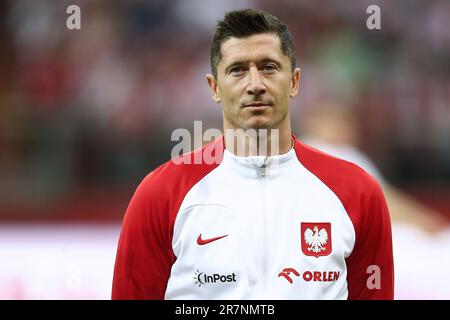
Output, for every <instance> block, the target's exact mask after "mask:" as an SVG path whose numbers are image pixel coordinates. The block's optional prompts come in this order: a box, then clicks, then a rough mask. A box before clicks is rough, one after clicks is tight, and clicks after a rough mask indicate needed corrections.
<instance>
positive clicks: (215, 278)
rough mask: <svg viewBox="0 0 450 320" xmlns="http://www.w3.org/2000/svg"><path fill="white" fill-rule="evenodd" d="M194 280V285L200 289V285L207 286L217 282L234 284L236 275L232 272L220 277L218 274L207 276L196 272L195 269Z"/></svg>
mask: <svg viewBox="0 0 450 320" xmlns="http://www.w3.org/2000/svg"><path fill="white" fill-rule="evenodd" d="M194 280H195V284H196V285H198V286H199V287H201V286H202V285H205V284H208V283H217V282H222V283H226V282H236V274H235V273H234V272H233V273H232V274H228V275H222V274H218V273H214V274H211V275H208V274H206V273H203V272H200V271H198V269H196V271H195V274H194Z"/></svg>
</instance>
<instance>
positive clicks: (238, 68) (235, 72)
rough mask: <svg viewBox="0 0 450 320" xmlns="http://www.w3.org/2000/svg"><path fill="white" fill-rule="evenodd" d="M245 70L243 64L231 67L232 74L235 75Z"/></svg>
mask: <svg viewBox="0 0 450 320" xmlns="http://www.w3.org/2000/svg"><path fill="white" fill-rule="evenodd" d="M243 72H244V69H243V68H242V67H241V66H234V67H231V68H230V74H231V75H233V76H239V75H241V74H242V73H243Z"/></svg>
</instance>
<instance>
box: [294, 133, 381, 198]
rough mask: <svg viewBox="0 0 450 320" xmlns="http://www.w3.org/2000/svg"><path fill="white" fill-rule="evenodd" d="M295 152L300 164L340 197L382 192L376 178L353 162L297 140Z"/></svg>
mask: <svg viewBox="0 0 450 320" xmlns="http://www.w3.org/2000/svg"><path fill="white" fill-rule="evenodd" d="M295 151H296V154H297V158H298V160H299V161H300V163H301V164H302V165H303V166H304V167H305V168H306V169H307V170H308V171H310V172H311V173H313V174H314V175H315V176H316V177H317V178H319V179H320V180H321V181H322V182H323V183H325V184H326V185H327V186H328V187H329V188H330V189H332V191H333V192H335V193H338V194H339V195H343V196H344V195H345V194H348V196H350V195H352V196H355V195H356V194H364V195H370V194H371V193H374V192H375V193H377V192H379V191H380V187H379V184H378V182H377V181H376V180H375V178H373V177H372V176H371V175H370V174H369V173H367V172H366V171H365V170H364V169H362V168H361V167H359V166H358V165H356V164H355V163H353V162H349V161H346V160H344V159H340V158H337V157H335V156H332V155H330V154H327V153H325V152H322V151H320V150H318V149H315V148H313V147H311V146H309V145H307V144H304V143H302V142H300V141H299V140H297V139H295ZM339 195H338V196H339ZM341 200H342V199H341Z"/></svg>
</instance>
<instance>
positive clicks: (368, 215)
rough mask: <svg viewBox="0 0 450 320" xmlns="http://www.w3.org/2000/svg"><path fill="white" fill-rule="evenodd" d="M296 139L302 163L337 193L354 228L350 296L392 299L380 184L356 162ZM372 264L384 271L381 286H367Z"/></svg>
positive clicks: (391, 272)
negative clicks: (354, 240) (345, 159)
mask: <svg viewBox="0 0 450 320" xmlns="http://www.w3.org/2000/svg"><path fill="white" fill-rule="evenodd" d="M294 140H295V146H294V147H295V151H296V154H297V157H298V159H299V160H300V162H301V163H302V164H303V165H304V166H305V167H306V168H307V169H308V170H309V171H310V172H312V173H313V174H314V175H315V176H317V177H318V178H319V179H320V180H321V181H322V182H323V183H325V184H326V185H327V186H328V187H329V188H330V189H331V190H332V191H333V192H334V193H335V194H336V195H337V197H338V198H339V199H340V201H341V202H342V204H343V206H344V208H345V209H346V211H347V213H348V215H349V217H350V220H351V221H352V223H353V226H354V228H355V233H356V243H355V246H354V249H353V251H352V254H351V255H350V256H349V257H348V258H347V259H346V263H347V282H348V293H349V295H348V298H349V299H350V300H353V299H386V300H387V299H393V298H394V262H393V255H392V234H391V221H390V217H389V211H388V208H387V205H386V201H385V199H384V196H383V192H382V191H381V188H380V186H379V185H378V183H377V182H376V181H375V180H374V179H373V178H372V177H371V176H370V175H369V174H367V173H366V172H365V171H363V170H362V169H361V168H359V167H358V166H357V165H355V164H353V163H350V162H347V161H344V160H340V159H336V158H334V157H332V156H329V155H325V154H324V153H322V152H320V151H319V150H316V149H314V148H312V147H310V146H307V145H304V144H302V143H301V142H300V141H298V140H297V139H295V137H294ZM373 265H375V266H378V267H379V268H380V271H381V272H380V275H381V283H380V288H379V289H369V287H368V286H367V280H368V279H369V278H370V277H371V275H372V274H373V271H370V270H371V269H369V272H368V267H370V266H373ZM372 279H373V278H370V279H369V283H370V284H373V282H372V281H371V280H372Z"/></svg>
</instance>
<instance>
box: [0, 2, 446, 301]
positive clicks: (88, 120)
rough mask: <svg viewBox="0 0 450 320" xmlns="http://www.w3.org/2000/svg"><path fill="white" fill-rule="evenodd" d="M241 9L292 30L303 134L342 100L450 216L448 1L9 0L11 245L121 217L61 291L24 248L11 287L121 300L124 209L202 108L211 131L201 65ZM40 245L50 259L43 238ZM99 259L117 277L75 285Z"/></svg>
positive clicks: (0, 57)
mask: <svg viewBox="0 0 450 320" xmlns="http://www.w3.org/2000/svg"><path fill="white" fill-rule="evenodd" d="M70 4H77V5H79V6H80V8H81V30H68V29H67V27H66V19H67V18H68V14H67V13H66V8H67V6H68V5H70ZM371 4H377V5H379V6H380V8H381V30H369V29H368V28H367V27H366V20H367V18H368V16H369V15H368V14H367V13H366V9H367V7H368V6H369V5H371ZM241 8H258V9H263V10H265V11H268V12H270V13H272V14H274V15H275V16H277V17H279V18H280V19H281V20H282V21H284V22H285V23H286V24H287V25H288V27H289V29H290V31H291V33H292V34H293V37H294V42H295V46H296V54H297V64H298V66H299V67H300V68H301V69H302V79H301V86H300V92H299V95H298V97H296V98H295V99H294V100H293V102H292V124H293V129H294V133H295V134H296V135H297V136H299V137H300V139H301V138H302V136H303V135H306V134H307V132H305V128H308V123H307V121H308V119H310V118H311V117H313V115H314V112H315V111H316V110H317V109H318V106H319V105H320V106H323V105H324V103H325V104H327V105H330V102H332V105H333V108H338V109H339V110H341V111H342V112H343V114H348V115H351V119H352V121H353V125H354V127H355V132H356V135H357V136H358V139H353V140H352V141H351V142H352V143H353V144H354V147H356V148H358V150H360V151H362V152H364V154H365V155H367V156H368V158H370V159H371V160H372V161H373V163H374V164H375V165H376V166H377V168H378V169H379V171H380V172H381V174H382V175H383V176H384V179H386V181H388V182H389V183H390V184H392V185H394V186H395V187H396V188H399V189H401V190H402V191H404V192H407V193H408V195H411V196H412V197H413V198H414V199H416V200H418V201H420V203H421V204H423V205H426V206H427V207H428V208H432V209H433V210H435V211H436V212H438V213H439V214H440V215H441V216H442V217H444V219H446V221H449V219H450V209H449V208H450V103H449V102H450V71H449V70H450V2H449V1H447V0H434V1H423V0H402V1H387V0H386V1H376V0H362V1H344V0H335V1H331V0H330V1H316V0H287V1H269V0H241V1H218V0H214V1H202V0H178V1H166V0H159V1H158V0H149V1H138V0H135V1H118V0H86V1H77V0H73V1H65V0H58V1H57V0H38V1H36V0H14V1H12V0H11V1H8V0H3V1H1V2H0V230H3V231H2V232H1V233H0V239H1V240H2V241H0V249H1V250H0V255H1V254H2V253H1V252H2V250H3V252H6V251H8V250H10V251H14V252H15V254H17V250H25V251H24V255H25V256H27V253H26V249H27V247H26V246H27V243H28V242H23V245H22V246H21V247H20V244H18V243H21V242H20V241H22V240H23V239H24V237H28V238H27V239H29V240H30V242H34V243H36V241H37V240H38V239H37V238H39V237H41V236H42V237H47V238H48V239H47V238H45V239H46V240H45V241H44V240H42V239H43V238H39V239H41V240H42V241H43V242H42V244H43V245H47V246H52V245H53V246H55V245H57V243H58V241H62V240H58V239H61V238H58V237H56V238H52V237H51V236H50V235H51V234H53V233H52V232H51V231H48V230H49V229H45V231H42V234H41V236H40V235H39V233H36V237H35V238H33V237H31V236H30V232H31V231H30V230H34V231H33V232H36V230H37V229H36V228H37V227H36V228H35V227H31V228H30V229H26V230H29V231H30V232H28V231H26V230H25V231H24V229H23V228H21V226H22V225H24V224H27V226H29V224H30V223H31V222H33V223H34V224H32V226H35V225H39V224H40V223H42V222H45V223H49V224H56V223H58V225H59V224H60V223H63V225H64V228H67V226H68V225H69V223H77V224H79V223H89V226H95V225H100V226H101V227H102V228H104V227H105V226H110V229H108V230H109V233H108V232H106V233H105V229H102V231H101V232H100V234H102V235H103V234H109V235H110V239H109V242H108V243H109V244H105V242H102V246H100V248H101V250H102V251H103V252H105V250H106V251H107V250H109V251H108V252H109V255H108V254H104V259H106V260H102V261H103V262H102V263H103V264H102V263H101V262H99V263H93V264H92V265H89V266H85V267H82V266H81V267H80V264H79V260H74V262H70V265H69V266H66V267H65V269H64V270H65V271H64V272H66V273H67V272H68V273H69V275H70V276H68V277H69V280H67V276H66V277H63V278H64V279H65V280H64V281H69V282H70V284H69V285H62V286H63V287H64V288H65V289H64V290H65V291H64V290H63V291H64V295H61V293H60V291H58V290H59V289H58V290H57V289H55V287H52V288H53V289H52V290H53V291H52V293H51V294H49V293H48V292H47V293H44V292H43V291H40V290H41V289H39V288H41V287H40V285H41V284H39V283H40V282H39V283H38V284H36V283H34V282H33V283H34V287H33V288H34V289H30V288H29V287H27V283H28V284H29V281H37V280H36V278H39V277H44V276H43V275H42V274H41V275H40V276H39V275H38V276H36V275H34V276H29V277H28V278H26V277H25V278H23V277H22V278H21V277H20V276H19V275H20V272H19V271H17V270H18V269H20V270H22V271H23V272H25V271H24V270H25V269H26V268H25V269H24V266H23V265H24V264H26V263H28V264H30V268H33V266H35V264H34V263H32V261H36V260H27V261H25V262H24V261H22V260H20V259H21V258H20V256H17V255H16V256H15V257H16V263H15V264H14V266H13V267H11V270H10V271H9V272H10V273H9V274H15V275H16V277H15V278H14V279H11V278H8V277H7V276H5V275H3V278H2V277H0V298H39V297H41V298H55V297H59V298H61V297H68V298H80V297H81V298H82V297H86V298H108V294H109V292H106V291H105V288H106V287H107V286H108V281H109V280H110V279H109V278H108V277H109V276H110V275H111V272H110V271H111V269H108V271H107V272H106V271H105V270H104V268H103V267H104V266H105V265H108V266H109V267H108V268H112V267H111V264H108V263H105V261H111V260H113V258H114V254H115V245H116V243H115V242H116V240H117V236H118V232H119V228H120V222H121V219H122V216H123V213H124V211H125V209H126V206H127V204H128V201H129V199H130V197H131V195H132V193H133V191H134V189H135V187H136V186H137V184H138V183H139V182H140V180H141V179H142V178H143V177H144V176H145V175H146V174H147V173H149V172H150V171H151V170H152V169H154V168H155V167H156V166H157V165H159V164H161V163H163V162H165V161H167V160H168V159H169V158H170V152H171V148H172V147H173V146H174V145H175V144H176V143H177V142H173V141H171V133H172V131H173V130H175V129H177V128H186V129H188V130H191V131H192V130H193V121H194V120H202V121H203V128H204V130H206V129H207V128H219V129H220V128H221V127H222V120H221V119H222V113H221V109H220V107H219V106H218V105H216V104H215V103H214V102H213V101H212V100H211V98H210V94H209V91H208V88H207V85H206V81H205V79H204V75H205V74H206V73H209V72H210V65H209V43H210V39H211V35H212V33H213V30H214V26H215V23H216V22H217V20H219V19H221V18H222V17H223V14H224V12H226V11H230V10H234V9H241ZM330 108H331V107H330ZM322 110H323V108H322ZM36 223H38V224H36ZM14 228H16V229H14ZM11 230H16V231H17V232H12V231H11ZM64 230H66V229H64ZM68 230H71V229H70V228H69V229H68ZM89 230H92V229H89ZM33 232H31V233H32V234H34V233H33ZM68 232H69V233H70V231H68ZM80 232H81V231H80ZM57 234H58V235H61V234H64V232H62V233H61V232H59V233H57ZM87 235H92V232H84V233H83V232H81V236H79V235H78V234H77V233H73V234H72V235H71V237H70V239H71V240H67V239H69V238H64V239H65V240H64V241H66V242H65V243H66V244H65V245H64V246H63V247H61V246H60V247H58V248H57V249H55V250H56V252H59V253H58V254H59V257H60V258H61V257H64V259H70V258H69V257H70V256H72V259H75V258H74V256H77V255H76V254H74V255H70V254H69V252H71V251H70V250H69V251H67V250H68V249H67V248H70V245H71V244H72V245H73V246H74V245H75V244H74V243H75V242H76V241H77V239H78V240H80V237H82V238H83V239H84V240H85V241H86V236H87ZM105 237H107V236H105ZM102 239H103V241H104V240H105V238H104V237H102ZM448 239H450V237H449V238H448ZM443 241H444V240H443ZM88 242H89V241H88ZM93 243H94V242H92V243H84V245H85V247H82V248H85V249H83V250H89V249H92V248H93V247H92V246H93ZM447 243H449V244H450V241H448V242H447ZM14 246H19V247H17V248H18V249H17V250H15V249H14V250H12V249H11V248H12V247H14ZM20 248H21V249H20ZM64 248H65V249H64ZM446 249H447V252H449V251H450V247H446ZM5 250H6V251H5ZM58 250H59V251H58ZM73 250H75V249H73ZM83 250H81V249H80V250H79V251H77V252H82V251H83ZM8 252H9V251H8ZM34 252H35V253H36V254H35V255H34V256H33V257H35V258H34V259H37V260H39V261H41V262H42V259H44V258H42V256H39V252H40V249H39V248H35V251H34ZM51 252H53V253H51ZM61 252H65V253H66V255H61ZM11 254H13V253H11ZM80 255H81V256H82V254H81V253H80ZM48 256H50V257H53V258H54V257H55V252H54V251H51V250H50V253H49V255H48ZM48 256H47V257H48ZM92 256H93V257H95V253H93V254H92ZM8 257H11V256H8ZM28 257H29V256H28ZM30 259H31V258H30ZM77 259H78V258H77ZM80 259H81V258H80ZM108 259H109V260H108ZM66 261H67V260H66ZM77 261H78V262H77ZM3 263H4V262H3V261H2V264H3ZM77 263H78V264H77ZM11 265H12V264H11ZM100 266H103V267H102V268H103V270H102V269H101V267H100ZM77 268H78V269H77ZM80 268H81V269H80ZM83 268H84V269H83ZM89 268H90V269H91V270H94V269H95V268H97V269H95V270H98V274H99V275H100V277H101V276H103V277H104V282H103V283H102V285H101V286H100V287H101V288H102V290H103V291H95V290H94V289H92V287H91V288H90V289H89V290H88V289H86V288H87V287H84V288H85V289H84V290H81V291H76V290H79V289H80V279H83V277H82V276H80V274H81V275H82V274H83V272H84V273H86V274H87V272H88V271H87V270H89ZM14 270H16V271H14ZM424 270H425V268H424ZM22 271H21V272H22ZM47 271H48V270H47ZM429 271H430V270H429ZM424 272H425V271H424ZM47 273H48V272H47ZM47 273H46V276H48V277H51V274H48V275H47ZM74 275H75V276H74ZM74 277H75V278H76V279H78V280H76V281H75V280H73V279H74ZM80 277H81V278H80ZM2 279H3V280H2ZM27 279H28V280H27ZM45 279H47V278H45ZM48 279H50V278H48ZM84 279H85V280H84V283H86V277H85V278H84ZM424 279H426V278H424ZM41 280H42V279H41ZM97 280H98V278H97ZM448 280H449V281H450V279H448ZM2 281H3V282H2ZM27 281H28V282H27ZM48 281H50V280H48ZM48 281H47V282H46V281H43V283H44V284H42V285H44V287H45V283H47V285H48V283H49V282H48ZM52 281H53V280H52ZM77 281H78V282H77ZM81 282H83V281H81ZM94 282H95V281H94ZM94 282H92V281H91V284H92V283H94ZM5 283H7V285H6V284H5ZM74 283H75V285H74ZM77 283H78V285H77ZM424 283H426V280H424ZM449 283H450V282H449ZM2 285H3V286H2ZM81 287H83V286H81ZM88 287H89V285H88ZM5 288H6V289H5ZM70 288H72V289H70ZM74 288H78V289H76V290H75V289H74ZM61 290H62V289H61ZM70 290H72V291H70ZM73 290H75V291H73ZM99 290H100V289H99ZM108 290H109V289H108ZM58 292H59V293H58ZM77 292H78V293H77ZM105 292H106V293H105ZM403 292H404V294H405V297H408V296H407V290H404V291H403ZM447 293H448V292H447ZM414 294H415V293H414ZM417 294H418V297H421V296H420V294H419V293H417ZM427 294H428V297H434V296H433V294H432V293H427ZM401 297H402V296H401ZM435 298H436V297H435ZM447 298H448V297H447Z"/></svg>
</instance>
